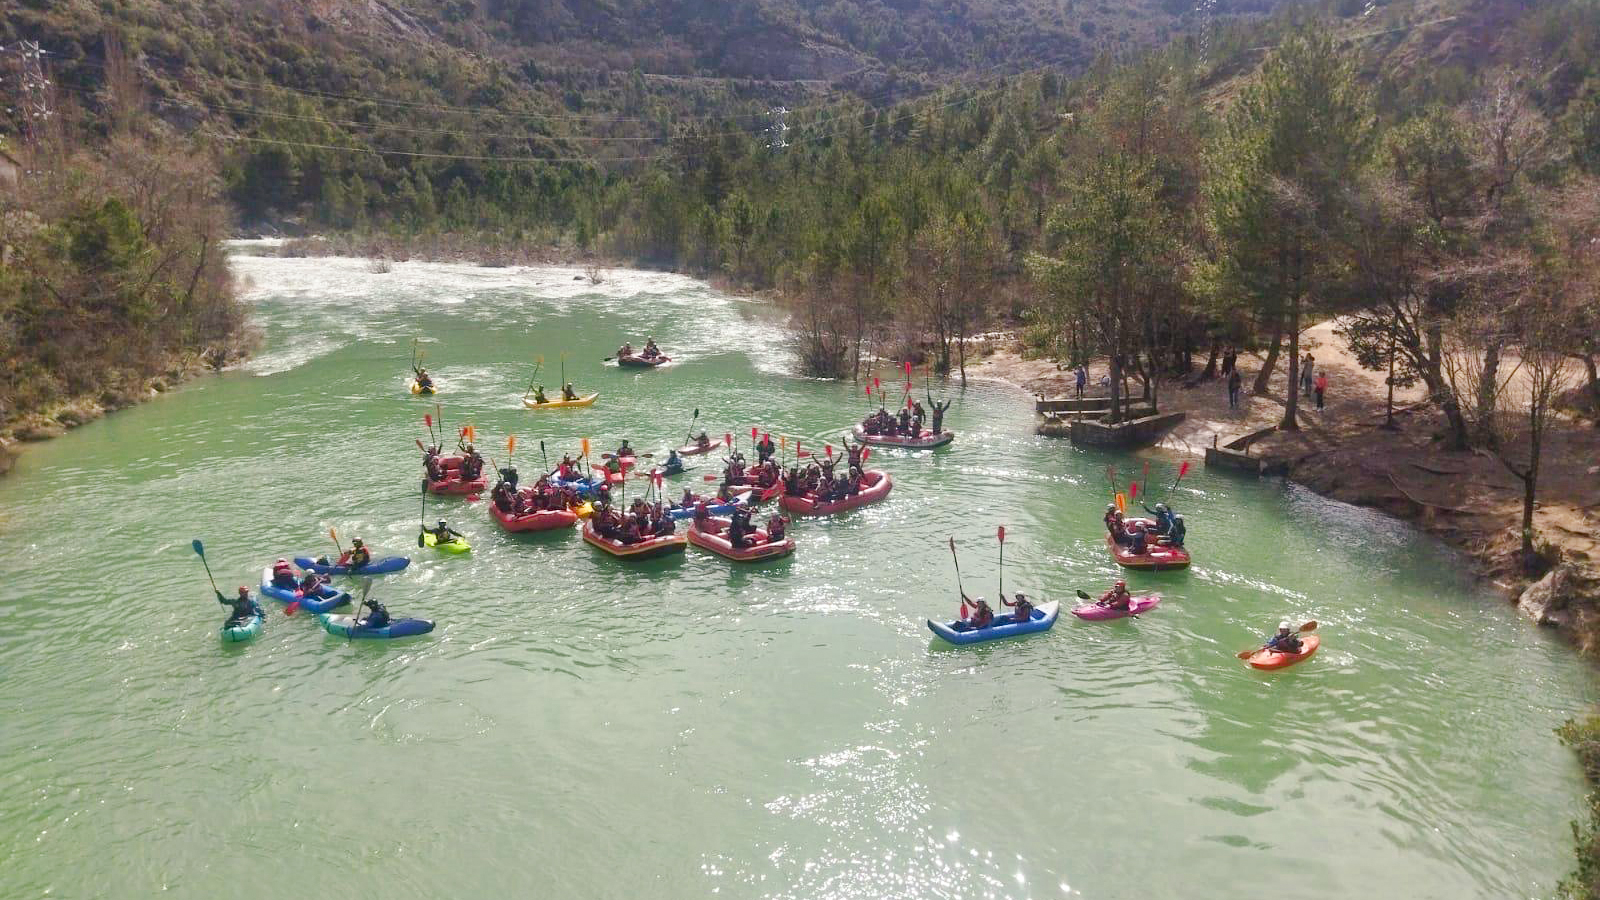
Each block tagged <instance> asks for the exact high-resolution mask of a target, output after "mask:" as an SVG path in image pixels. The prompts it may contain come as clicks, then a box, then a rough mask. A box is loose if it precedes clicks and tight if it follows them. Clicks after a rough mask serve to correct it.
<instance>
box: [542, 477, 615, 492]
mask: <svg viewBox="0 0 1600 900" xmlns="http://www.w3.org/2000/svg"><path fill="white" fill-rule="evenodd" d="M550 483H551V484H553V485H555V486H556V487H562V488H572V489H573V490H575V491H577V492H578V496H580V497H587V496H589V495H590V494H592V493H594V489H595V488H597V487H599V486H600V485H602V484H605V477H604V476H601V475H591V476H589V477H588V478H573V479H570V480H569V479H566V478H562V477H561V476H560V475H557V476H555V477H553V478H551V479H550Z"/></svg>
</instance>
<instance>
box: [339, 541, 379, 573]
mask: <svg viewBox="0 0 1600 900" xmlns="http://www.w3.org/2000/svg"><path fill="white" fill-rule="evenodd" d="M339 562H341V563H343V564H344V565H346V566H349V567H350V568H352V569H359V568H361V567H362V566H364V565H366V564H367V563H369V562H372V551H371V550H368V549H367V545H366V544H363V543H361V538H356V539H355V540H352V541H351V542H350V552H349V553H346V554H344V555H342V556H340V557H339Z"/></svg>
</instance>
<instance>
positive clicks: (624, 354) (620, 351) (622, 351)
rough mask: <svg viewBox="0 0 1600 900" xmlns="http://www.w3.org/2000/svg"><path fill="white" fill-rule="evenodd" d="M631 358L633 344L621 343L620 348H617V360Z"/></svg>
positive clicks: (630, 342) (628, 342) (629, 342)
mask: <svg viewBox="0 0 1600 900" xmlns="http://www.w3.org/2000/svg"><path fill="white" fill-rule="evenodd" d="M631 356H633V342H632V341H623V342H622V346H621V347H618V348H617V359H626V358H628V357H631Z"/></svg>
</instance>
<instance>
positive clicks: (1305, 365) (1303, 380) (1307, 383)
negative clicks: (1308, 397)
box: [1300, 350, 1317, 394]
mask: <svg viewBox="0 0 1600 900" xmlns="http://www.w3.org/2000/svg"><path fill="white" fill-rule="evenodd" d="M1316 368H1317V358H1316V357H1315V356H1312V355H1311V351H1310V350H1307V351H1306V358H1305V359H1302V360H1300V390H1302V391H1305V392H1306V393H1308V394H1309V393H1311V385H1312V383H1313V381H1312V377H1311V373H1312V372H1313V371H1315V370H1316Z"/></svg>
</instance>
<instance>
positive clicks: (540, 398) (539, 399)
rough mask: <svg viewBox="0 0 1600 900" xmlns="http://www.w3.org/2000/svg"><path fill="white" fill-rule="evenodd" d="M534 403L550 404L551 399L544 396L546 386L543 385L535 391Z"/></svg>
mask: <svg viewBox="0 0 1600 900" xmlns="http://www.w3.org/2000/svg"><path fill="white" fill-rule="evenodd" d="M533 402H535V403H539V404H544V403H549V402H550V398H549V397H546V396H545V395H544V385H542V384H541V385H539V386H538V387H536V388H534V389H533Z"/></svg>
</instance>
